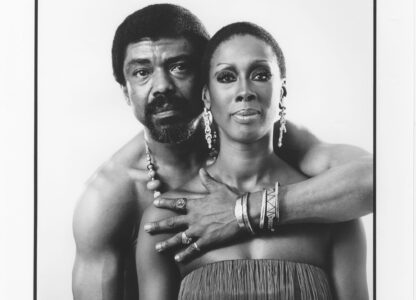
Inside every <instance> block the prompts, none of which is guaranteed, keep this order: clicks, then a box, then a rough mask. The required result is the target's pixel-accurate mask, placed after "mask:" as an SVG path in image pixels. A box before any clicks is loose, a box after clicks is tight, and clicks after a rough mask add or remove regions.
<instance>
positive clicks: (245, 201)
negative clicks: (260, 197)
mask: <svg viewBox="0 0 416 300" xmlns="http://www.w3.org/2000/svg"><path fill="white" fill-rule="evenodd" d="M248 197H250V193H245V194H244V195H243V197H242V207H243V221H244V225H245V227H246V229H247V231H249V232H250V233H251V234H256V233H255V231H254V230H253V227H252V226H251V223H250V219H249V218H248Z"/></svg>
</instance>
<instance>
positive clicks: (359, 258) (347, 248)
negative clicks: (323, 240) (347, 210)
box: [331, 220, 368, 300]
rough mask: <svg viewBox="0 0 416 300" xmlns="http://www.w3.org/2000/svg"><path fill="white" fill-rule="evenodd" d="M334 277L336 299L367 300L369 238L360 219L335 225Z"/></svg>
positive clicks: (332, 259) (332, 258) (332, 272)
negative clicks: (367, 239) (367, 250)
mask: <svg viewBox="0 0 416 300" xmlns="http://www.w3.org/2000/svg"><path fill="white" fill-rule="evenodd" d="M332 241H333V242H332V250H331V254H332V255H331V277H332V284H333V291H334V296H335V299H338V300H344V299H345V300H349V299H355V300H367V299H368V288H367V274H366V241H365V233H364V228H363V226H362V223H361V220H353V221H349V222H345V223H339V224H336V225H334V231H333V240H332Z"/></svg>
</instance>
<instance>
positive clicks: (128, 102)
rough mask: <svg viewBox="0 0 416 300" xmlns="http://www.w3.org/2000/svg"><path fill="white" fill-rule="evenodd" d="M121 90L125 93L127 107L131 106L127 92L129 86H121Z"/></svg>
mask: <svg viewBox="0 0 416 300" xmlns="http://www.w3.org/2000/svg"><path fill="white" fill-rule="evenodd" d="M121 90H122V91H123V95H124V100H126V103H127V105H131V101H130V97H129V91H128V90H127V85H121Z"/></svg>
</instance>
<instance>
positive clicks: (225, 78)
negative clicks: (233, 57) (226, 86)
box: [217, 72, 236, 83]
mask: <svg viewBox="0 0 416 300" xmlns="http://www.w3.org/2000/svg"><path fill="white" fill-rule="evenodd" d="M235 80H236V78H235V76H234V74H233V73H231V72H221V73H220V74H218V76H217V81H218V82H221V83H228V82H233V81H235Z"/></svg>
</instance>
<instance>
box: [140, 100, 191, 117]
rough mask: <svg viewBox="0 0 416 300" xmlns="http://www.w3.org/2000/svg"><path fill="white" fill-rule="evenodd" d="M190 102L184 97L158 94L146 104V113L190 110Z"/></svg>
mask: <svg viewBox="0 0 416 300" xmlns="http://www.w3.org/2000/svg"><path fill="white" fill-rule="evenodd" d="M188 108H189V103H188V102H187V101H186V100H185V99H184V98H182V97H177V96H165V95H161V96H157V97H155V98H154V99H153V100H152V102H150V103H149V104H148V105H147V106H146V114H157V113H159V112H163V111H168V110H179V111H182V112H186V111H188Z"/></svg>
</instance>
